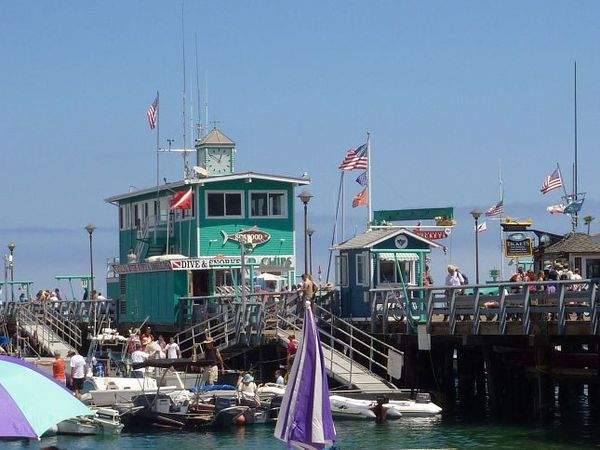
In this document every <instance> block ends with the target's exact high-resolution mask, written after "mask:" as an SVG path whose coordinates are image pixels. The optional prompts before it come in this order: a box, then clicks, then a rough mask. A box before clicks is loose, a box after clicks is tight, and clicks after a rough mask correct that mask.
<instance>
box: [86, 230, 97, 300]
mask: <svg viewBox="0 0 600 450" xmlns="http://www.w3.org/2000/svg"><path fill="white" fill-rule="evenodd" d="M95 229H96V227H95V226H94V225H92V224H91V223H90V224H88V225H87V226H86V227H85V231H87V232H88V233H89V235H90V295H89V297H88V298H90V299H92V292H94V253H93V251H92V234H94V230H95Z"/></svg>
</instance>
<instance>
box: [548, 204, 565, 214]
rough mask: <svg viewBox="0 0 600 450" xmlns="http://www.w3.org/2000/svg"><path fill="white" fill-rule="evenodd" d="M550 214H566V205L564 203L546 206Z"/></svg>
mask: <svg viewBox="0 0 600 450" xmlns="http://www.w3.org/2000/svg"><path fill="white" fill-rule="evenodd" d="M546 211H548V212H549V213H550V214H565V205H563V204H562V203H560V204H558V205H550V206H548V207H547V208H546Z"/></svg>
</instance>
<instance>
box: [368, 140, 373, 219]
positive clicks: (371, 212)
mask: <svg viewBox="0 0 600 450" xmlns="http://www.w3.org/2000/svg"><path fill="white" fill-rule="evenodd" d="M372 218H373V206H372V204H371V133H369V132H368V131H367V229H369V227H370V226H371V220H372Z"/></svg>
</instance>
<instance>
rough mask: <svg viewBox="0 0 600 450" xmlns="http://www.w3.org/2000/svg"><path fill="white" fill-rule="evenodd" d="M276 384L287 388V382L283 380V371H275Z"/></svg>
mask: <svg viewBox="0 0 600 450" xmlns="http://www.w3.org/2000/svg"><path fill="white" fill-rule="evenodd" d="M275 384H278V385H280V386H285V380H284V379H283V374H282V373H281V370H279V369H277V370H276V371H275Z"/></svg>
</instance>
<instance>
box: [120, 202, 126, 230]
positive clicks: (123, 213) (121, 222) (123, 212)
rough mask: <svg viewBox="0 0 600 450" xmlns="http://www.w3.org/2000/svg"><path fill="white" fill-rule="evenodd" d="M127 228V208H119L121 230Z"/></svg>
mask: <svg viewBox="0 0 600 450" xmlns="http://www.w3.org/2000/svg"><path fill="white" fill-rule="evenodd" d="M124 228H125V207H124V206H119V229H120V230H122V229H124Z"/></svg>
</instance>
